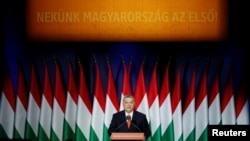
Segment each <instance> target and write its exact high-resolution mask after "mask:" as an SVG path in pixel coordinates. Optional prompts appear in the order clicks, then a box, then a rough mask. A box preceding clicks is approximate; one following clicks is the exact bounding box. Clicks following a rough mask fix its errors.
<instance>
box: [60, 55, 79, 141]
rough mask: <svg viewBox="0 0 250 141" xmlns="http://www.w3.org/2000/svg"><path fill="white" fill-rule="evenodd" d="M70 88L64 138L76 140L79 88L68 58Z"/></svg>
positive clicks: (67, 98)
mask: <svg viewBox="0 0 250 141" xmlns="http://www.w3.org/2000/svg"><path fill="white" fill-rule="evenodd" d="M68 70H69V71H68V88H67V97H66V108H65V120H64V127H63V139H64V140H75V125H76V112H77V98H78V93H77V88H76V82H75V77H74V72H73V66H72V64H71V62H70V60H68Z"/></svg>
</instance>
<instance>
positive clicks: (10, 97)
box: [0, 72, 16, 139]
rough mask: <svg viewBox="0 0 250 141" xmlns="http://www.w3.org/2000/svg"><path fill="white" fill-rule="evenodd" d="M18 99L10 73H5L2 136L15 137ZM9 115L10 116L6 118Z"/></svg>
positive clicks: (0, 116)
mask: <svg viewBox="0 0 250 141" xmlns="http://www.w3.org/2000/svg"><path fill="white" fill-rule="evenodd" d="M15 107H16V99H15V93H14V88H13V83H12V79H11V76H10V73H9V72H7V73H6V74H5V75H4V83H3V90H2V94H1V102H0V138H3V139H13V131H14V118H15ZM6 117H8V118H6Z"/></svg>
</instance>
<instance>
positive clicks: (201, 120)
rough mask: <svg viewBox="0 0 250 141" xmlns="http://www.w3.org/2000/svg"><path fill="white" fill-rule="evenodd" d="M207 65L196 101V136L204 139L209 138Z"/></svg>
mask: <svg viewBox="0 0 250 141" xmlns="http://www.w3.org/2000/svg"><path fill="white" fill-rule="evenodd" d="M207 65H208V64H206V67H205V69H204V72H203V75H202V77H201V83H200V87H199V91H198V97H197V99H196V103H195V125H196V126H195V138H196V140H202V141H207V140H208V129H207V126H208V102H207V67H208V66H207Z"/></svg>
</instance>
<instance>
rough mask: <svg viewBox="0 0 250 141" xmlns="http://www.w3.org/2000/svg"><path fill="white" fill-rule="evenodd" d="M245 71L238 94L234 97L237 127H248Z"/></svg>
mask: <svg viewBox="0 0 250 141" xmlns="http://www.w3.org/2000/svg"><path fill="white" fill-rule="evenodd" d="M246 70H248V69H245V71H244V73H243V75H242V80H241V86H240V89H239V92H238V95H237V97H236V105H235V110H236V111H235V112H236V122H237V124H238V125H240V124H241V125H249V123H250V121H249V117H250V115H249V96H248V93H247V88H248V84H247V81H249V80H248V79H249V77H248V76H249V75H248V73H249V72H246Z"/></svg>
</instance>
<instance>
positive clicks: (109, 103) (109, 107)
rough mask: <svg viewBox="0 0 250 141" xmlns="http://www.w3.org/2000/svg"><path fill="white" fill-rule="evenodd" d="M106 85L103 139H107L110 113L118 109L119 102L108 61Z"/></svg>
mask: <svg viewBox="0 0 250 141" xmlns="http://www.w3.org/2000/svg"><path fill="white" fill-rule="evenodd" d="M107 65H108V85H107V94H106V107H105V121H104V122H105V126H104V132H103V140H104V141H109V140H110V137H109V135H108V127H109V124H110V122H111V119H112V115H113V114H114V113H116V112H117V111H118V110H119V102H118V97H117V92H116V88H115V82H114V78H113V74H112V68H111V66H110V63H109V62H108V64H107Z"/></svg>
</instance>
